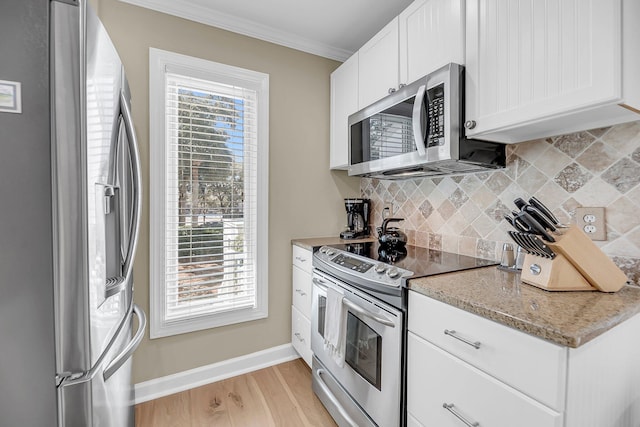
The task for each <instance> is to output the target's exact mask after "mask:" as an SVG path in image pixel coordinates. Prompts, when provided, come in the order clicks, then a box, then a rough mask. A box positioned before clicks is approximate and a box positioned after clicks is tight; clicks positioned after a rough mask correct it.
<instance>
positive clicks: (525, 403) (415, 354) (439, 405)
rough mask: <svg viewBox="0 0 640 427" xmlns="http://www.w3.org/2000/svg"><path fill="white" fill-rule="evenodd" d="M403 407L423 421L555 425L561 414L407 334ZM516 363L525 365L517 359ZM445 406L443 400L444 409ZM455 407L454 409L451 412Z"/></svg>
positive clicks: (453, 426)
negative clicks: (405, 401) (405, 381)
mask: <svg viewBox="0 0 640 427" xmlns="http://www.w3.org/2000/svg"><path fill="white" fill-rule="evenodd" d="M407 347H408V356H407V357H408V361H407V363H408V365H407V411H408V412H409V414H411V416H412V417H414V418H415V420H416V421H418V422H419V423H420V424H422V425H424V426H438V427H460V426H462V425H464V423H463V422H461V420H460V419H458V418H457V416H456V415H455V414H457V415H459V416H460V417H462V418H464V419H465V420H466V421H467V425H475V424H473V423H479V424H478V425H480V426H492V427H514V426H518V427H560V426H562V421H563V420H562V415H561V414H559V413H558V412H555V411H553V410H551V409H549V408H547V407H546V406H544V405H542V404H540V403H538V402H537V401H535V400H533V399H531V398H529V397H527V396H525V395H524V394H522V393H519V392H517V391H516V390H514V389H512V388H510V387H508V386H506V385H505V384H503V383H501V382H500V381H498V380H496V379H495V378H493V377H491V376H489V375H487V374H485V373H484V372H482V371H480V370H478V369H475V368H473V367H471V366H470V365H468V364H466V363H465V362H463V361H461V360H460V359H458V358H456V357H455V356H452V355H450V354H449V353H447V352H445V351H443V350H441V349H439V348H438V347H436V346H434V345H432V344H431V343H429V342H427V341H425V340H423V339H421V338H419V337H418V336H416V335H415V334H413V333H411V332H409V334H408V344H407ZM522 369H527V368H526V366H524V365H523V367H522ZM445 405H446V406H449V405H452V406H449V409H447V408H446V407H445ZM454 413H455V414H454Z"/></svg>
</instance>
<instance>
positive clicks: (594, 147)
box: [576, 141, 620, 173]
mask: <svg viewBox="0 0 640 427" xmlns="http://www.w3.org/2000/svg"><path fill="white" fill-rule="evenodd" d="M619 158H620V152H619V151H618V150H616V149H614V148H613V147H611V146H610V145H606V144H604V143H603V142H601V141H596V142H594V143H593V144H591V146H590V147H589V148H587V149H586V150H585V151H584V152H583V153H582V154H581V155H580V156H579V157H578V158H577V159H576V161H577V162H578V163H580V164H581V165H582V166H584V167H585V168H586V169H587V170H589V171H591V172H593V173H597V172H602V171H604V170H605V169H607V168H608V167H609V166H611V165H612V164H614V163H615V162H616V161H617V160H618V159H619Z"/></svg>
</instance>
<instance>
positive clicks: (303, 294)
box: [296, 289, 307, 296]
mask: <svg viewBox="0 0 640 427" xmlns="http://www.w3.org/2000/svg"><path fill="white" fill-rule="evenodd" d="M296 292H297V293H299V294H300V296H305V295H306V294H307V293H306V292H305V291H303V290H302V289H296Z"/></svg>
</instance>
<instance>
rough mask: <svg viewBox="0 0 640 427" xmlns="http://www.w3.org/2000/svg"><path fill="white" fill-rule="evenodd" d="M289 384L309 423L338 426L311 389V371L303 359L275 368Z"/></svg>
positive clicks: (325, 426)
mask: <svg viewBox="0 0 640 427" xmlns="http://www.w3.org/2000/svg"><path fill="white" fill-rule="evenodd" d="M274 368H275V369H277V370H278V371H279V372H280V373H281V375H282V377H283V378H284V379H285V381H286V382H287V385H288V387H289V389H290V390H291V392H292V393H293V395H294V396H296V399H297V401H298V403H299V405H300V408H301V410H302V411H303V412H304V414H305V415H306V417H307V419H308V422H309V423H310V424H311V425H312V426H316V427H335V426H337V424H336V423H335V422H334V421H333V418H331V415H329V412H327V410H326V409H325V407H324V405H322V402H320V400H319V399H318V398H317V397H316V395H315V394H314V393H313V390H312V389H311V370H310V369H309V366H307V364H306V363H304V361H303V360H302V359H296V360H292V361H291V362H287V363H282V364H280V365H276V366H274Z"/></svg>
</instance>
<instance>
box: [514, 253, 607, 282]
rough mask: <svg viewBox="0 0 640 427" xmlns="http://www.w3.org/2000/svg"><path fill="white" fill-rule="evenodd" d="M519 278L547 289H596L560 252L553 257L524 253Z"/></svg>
mask: <svg viewBox="0 0 640 427" xmlns="http://www.w3.org/2000/svg"><path fill="white" fill-rule="evenodd" d="M520 280H522V281H523V282H524V283H528V284H530V285H533V286H536V287H538V288H541V289H545V290H547V291H595V290H597V289H596V288H594V287H593V286H591V285H590V284H589V282H588V281H587V280H586V279H585V278H584V277H583V276H582V274H580V272H579V271H578V270H577V269H576V268H575V267H574V266H573V264H571V263H570V262H569V261H568V260H567V259H566V258H565V257H564V256H562V255H561V254H556V257H555V258H554V259H549V258H542V257H539V256H536V255H531V254H527V255H525V257H524V263H523V265H522V273H521V274H520Z"/></svg>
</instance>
